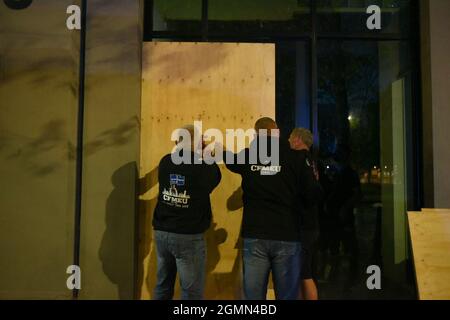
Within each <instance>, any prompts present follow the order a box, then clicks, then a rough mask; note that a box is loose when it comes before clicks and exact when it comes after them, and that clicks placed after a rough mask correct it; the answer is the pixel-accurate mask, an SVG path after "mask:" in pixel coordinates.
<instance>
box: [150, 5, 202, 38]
mask: <svg viewBox="0 0 450 320" xmlns="http://www.w3.org/2000/svg"><path fill="white" fill-rule="evenodd" d="M152 19H153V31H173V32H176V33H182V34H198V33H200V31H201V29H202V28H201V26H202V0H154V1H153V17H152Z"/></svg>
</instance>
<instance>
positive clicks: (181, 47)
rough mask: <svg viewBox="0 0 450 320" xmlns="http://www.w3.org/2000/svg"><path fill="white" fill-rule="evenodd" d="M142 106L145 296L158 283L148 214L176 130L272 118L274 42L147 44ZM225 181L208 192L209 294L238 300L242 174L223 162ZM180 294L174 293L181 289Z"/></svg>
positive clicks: (141, 277) (247, 124) (141, 275)
mask: <svg viewBox="0 0 450 320" xmlns="http://www.w3.org/2000/svg"><path fill="white" fill-rule="evenodd" d="M142 81H143V82H142V110H141V121H142V123H141V159H140V176H141V193H142V195H141V199H140V228H141V232H140V272H139V284H138V285H139V286H140V288H141V292H140V297H141V298H143V299H148V298H150V297H151V292H152V290H153V288H154V285H155V278H156V273H155V271H156V257H155V248H154V244H153V241H152V229H151V218H152V214H153V209H154V207H155V205H156V197H157V192H158V185H157V165H158V163H159V161H160V159H161V157H163V156H164V155H165V154H167V153H170V151H171V150H172V148H173V142H172V141H170V137H171V133H172V131H173V130H175V129H176V128H179V127H180V126H183V125H185V124H193V122H194V120H201V121H202V124H203V131H205V130H206V129H208V128H217V129H219V130H221V131H222V132H223V134H224V136H225V129H237V128H242V129H244V130H246V129H249V128H253V125H254V122H255V121H256V119H258V118H259V117H261V116H268V117H274V116H275V48H274V45H273V44H243V43H239V44H237V43H180V42H149V43H144V47H143V73H142ZM220 168H221V171H222V181H221V183H220V185H219V187H218V188H217V189H216V190H215V191H214V192H213V194H212V196H211V203H212V210H213V225H212V227H211V228H210V230H208V232H207V234H206V238H207V244H208V258H207V260H208V262H207V279H206V292H205V298H207V299H234V298H240V294H241V279H240V277H241V272H240V254H239V245H238V242H239V241H238V240H239V232H240V225H241V219H242V208H241V207H242V203H241V201H242V200H241V199H242V198H241V197H242V192H241V190H240V188H239V187H240V182H241V181H240V177H239V176H238V175H236V174H233V173H231V172H229V171H228V170H226V169H225V168H224V166H223V165H220ZM176 295H177V294H176Z"/></svg>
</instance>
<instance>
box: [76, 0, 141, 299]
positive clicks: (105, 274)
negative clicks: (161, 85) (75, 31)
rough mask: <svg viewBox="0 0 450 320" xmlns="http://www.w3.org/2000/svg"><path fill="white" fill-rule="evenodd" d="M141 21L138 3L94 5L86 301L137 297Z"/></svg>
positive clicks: (118, 0)
mask: <svg viewBox="0 0 450 320" xmlns="http://www.w3.org/2000/svg"><path fill="white" fill-rule="evenodd" d="M140 21H141V4H140V1H139V0H132V1H130V0H128V1H122V0H95V1H88V18H87V23H88V25H87V40H86V100H85V102H86V104H85V119H84V124H85V131H84V135H85V145H84V150H85V153H84V159H83V160H84V161H83V166H84V172H83V173H84V175H83V196H82V199H83V203H82V217H81V256H80V266H81V270H82V277H83V284H84V286H83V288H82V290H81V291H80V298H81V299H117V298H120V299H132V298H133V297H134V294H135V283H136V281H135V277H136V272H135V268H136V258H137V257H136V255H135V253H136V250H137V248H136V247H135V242H136V241H135V236H136V234H135V227H136V226H135V221H136V218H137V216H136V215H137V211H136V203H137V201H136V200H137V199H136V197H137V194H138V192H137V190H136V181H137V178H138V176H137V168H138V161H139V123H140V96H141V93H140V87H141V47H142V35H141V22H140Z"/></svg>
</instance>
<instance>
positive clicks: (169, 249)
mask: <svg viewBox="0 0 450 320" xmlns="http://www.w3.org/2000/svg"><path fill="white" fill-rule="evenodd" d="M155 241H156V250H157V263H158V271H157V283H156V287H155V290H154V293H153V299H155V300H168V299H172V298H173V291H174V285H175V278H176V275H177V271H178V276H179V279H180V286H181V299H183V300H198V299H202V298H203V289H204V285H205V268H206V264H205V263H206V246H205V240H204V237H203V234H177V233H171V232H165V231H159V230H155Z"/></svg>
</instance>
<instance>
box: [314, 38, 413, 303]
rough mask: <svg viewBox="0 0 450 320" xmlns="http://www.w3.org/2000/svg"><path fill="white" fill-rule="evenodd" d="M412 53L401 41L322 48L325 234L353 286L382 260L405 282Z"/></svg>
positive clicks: (324, 44)
mask: <svg viewBox="0 0 450 320" xmlns="http://www.w3.org/2000/svg"><path fill="white" fill-rule="evenodd" d="M409 52H411V49H410V47H409V45H408V43H407V42H399V41H383V42H378V41H340V40H333V41H331V40H321V41H319V43H318V127H319V128H318V129H319V137H320V160H321V161H320V162H321V164H322V165H321V168H322V174H321V179H322V180H323V181H322V182H323V185H324V189H325V193H326V196H325V198H326V199H327V200H326V208H327V214H328V215H327V218H325V220H326V221H325V222H324V225H329V226H331V229H330V230H328V232H324V233H323V234H329V235H330V236H329V238H330V243H331V244H330V247H329V248H328V249H330V251H331V252H332V253H333V252H334V253H338V252H339V251H340V250H343V251H344V254H348V255H350V256H351V257H352V258H351V259H350V260H349V266H348V269H347V270H346V271H343V272H342V274H341V275H342V276H343V277H344V278H345V277H347V280H349V281H350V283H351V281H352V279H353V280H355V281H363V279H362V278H361V279H357V278H356V279H355V278H352V277H353V276H354V275H355V274H356V275H358V274H360V275H362V274H364V272H363V271H364V270H362V269H361V270H359V271H358V265H363V266H366V267H367V266H368V265H371V264H374V261H375V262H376V263H377V264H378V263H381V261H379V260H373V259H379V257H382V259H383V260H382V264H383V273H384V275H385V276H386V277H387V278H388V279H391V280H392V279H395V280H396V281H398V282H399V283H407V279H406V278H405V274H406V269H405V265H406V260H407V258H408V248H407V231H406V229H405V226H406V218H405V212H406V208H407V188H406V186H407V182H408V181H407V176H408V173H407V170H408V169H407V168H408V167H412V166H411V163H410V162H409V161H410V160H412V159H408V156H407V154H408V150H407V149H408V147H406V146H407V145H409V143H407V140H408V132H411V120H410V110H411V105H410V103H411V100H410V99H409V97H410V96H411V89H410V84H411V70H412V65H411V63H410V61H411V60H410V56H409ZM407 163H408V165H407ZM333 219H334V220H333ZM327 222H328V224H327ZM333 235H335V238H333ZM325 238H327V237H325ZM380 239H383V242H381V240H380ZM325 243H326V241H325ZM377 257H378V258H377ZM345 275H347V276H345ZM405 288H408V289H409V290H410V291H402V292H398V296H399V297H401V296H403V297H414V296H413V289H412V287H408V286H405ZM347 289H349V288H347ZM409 294H412V295H411V296H410V295H409ZM331 298H332V297H331ZM334 298H338V296H336V297H334ZM341 298H342V297H341Z"/></svg>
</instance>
